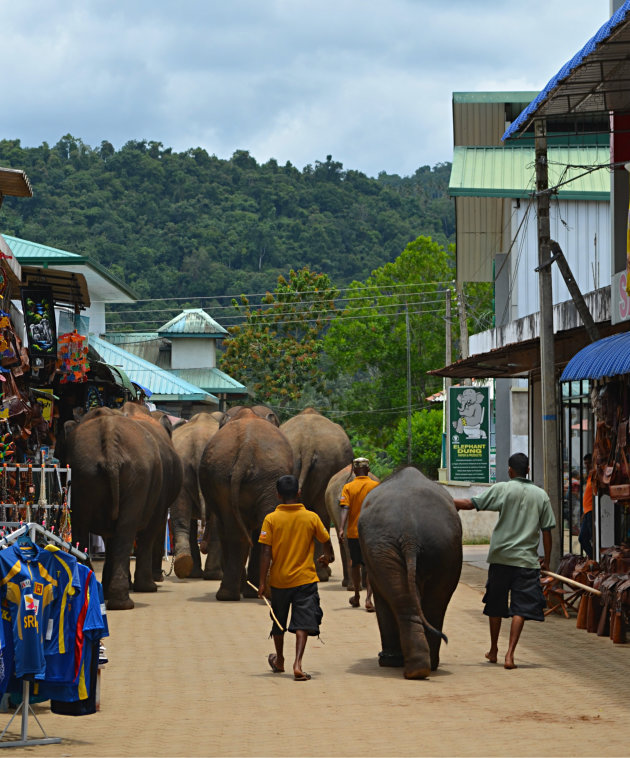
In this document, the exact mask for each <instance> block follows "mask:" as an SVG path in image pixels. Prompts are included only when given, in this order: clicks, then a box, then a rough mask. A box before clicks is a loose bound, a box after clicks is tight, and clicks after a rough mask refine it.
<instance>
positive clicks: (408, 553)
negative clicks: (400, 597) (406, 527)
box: [402, 543, 448, 643]
mask: <svg viewBox="0 0 630 758" xmlns="http://www.w3.org/2000/svg"><path fill="white" fill-rule="evenodd" d="M402 551H403V555H404V557H405V562H406V564H407V582H408V586H409V594H410V595H411V597H414V598H415V599H416V608H417V611H418V617H419V618H420V621H421V623H422V626H423V627H424V628H425V630H426V631H429V632H433V634H437V635H438V637H441V638H442V639H443V640H444V642H446V643H448V638H447V636H446V635H445V634H444V632H442V631H440V630H439V629H436V628H435V627H434V626H431V624H429V622H428V621H427V620H426V617H425V615H424V612H423V611H422V600H421V598H420V595H419V593H418V587H417V585H416V561H417V559H418V556H417V548H416V545H415V544H413V545H412V544H409V543H405V544H404V545H403V546H402Z"/></svg>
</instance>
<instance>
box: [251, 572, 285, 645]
mask: <svg viewBox="0 0 630 758" xmlns="http://www.w3.org/2000/svg"><path fill="white" fill-rule="evenodd" d="M247 584H249V586H250V587H253V588H254V589H255V590H256V592H258V587H256V585H255V584H252V583H251V582H250V581H249V579H248V580H247ZM262 599H263V600H264V601H265V603H267V605H268V606H269V612H270V613H271V615H272V617H273V620H274V621H275V622H276V624H277V625H278V627H279V628H280V630H281V631H283V632H284V627H283V626H282V624H281V623H280V622H279V621H278V617H277V616H276V614H275V613H274V612H273V608H272V607H271V603H270V602H269V601H268V600H267V598H266V597H265V596H264V595H263V596H262Z"/></svg>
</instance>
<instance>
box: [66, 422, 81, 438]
mask: <svg viewBox="0 0 630 758" xmlns="http://www.w3.org/2000/svg"><path fill="white" fill-rule="evenodd" d="M78 425H79V422H78V421H66V423H65V424H64V425H63V432H64V434H65V435H66V438H67V437H68V435H69V434H70V432H72V430H73V429H74V428H75V427H76V426H78Z"/></svg>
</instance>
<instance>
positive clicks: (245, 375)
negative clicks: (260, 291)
mask: <svg viewBox="0 0 630 758" xmlns="http://www.w3.org/2000/svg"><path fill="white" fill-rule="evenodd" d="M336 295H337V290H336V289H335V288H334V287H333V286H332V285H331V283H330V279H329V278H328V276H326V275H325V274H318V273H315V272H313V271H310V270H309V269H308V268H303V269H301V270H300V271H294V270H293V269H292V270H291V271H290V272H289V278H288V280H287V279H285V278H284V277H283V276H280V277H279V278H278V285H277V287H276V289H275V290H274V292H273V293H271V292H267V294H266V295H265V296H264V298H263V302H262V303H261V304H260V305H257V306H255V305H252V304H251V303H250V302H249V300H248V298H247V297H245V296H244V295H243V296H241V300H240V303H239V302H238V301H237V300H233V301H232V305H233V306H234V307H235V308H236V309H237V310H238V311H239V312H240V313H241V315H242V316H243V318H244V321H243V323H241V324H239V325H237V326H233V327H230V328H229V329H228V331H229V334H230V336H229V338H228V339H226V340H225V341H224V348H225V351H224V353H223V355H222V357H221V369H222V370H223V371H225V372H227V373H228V374H230V375H231V376H233V377H235V378H236V379H238V380H239V381H240V382H242V383H243V384H245V385H246V386H247V388H248V390H249V391H250V393H252V394H253V395H254V397H255V398H256V400H257V401H260V402H264V403H268V404H269V405H272V406H273V407H274V408H278V409H280V410H281V409H282V408H283V407H285V406H291V405H295V404H296V403H299V401H300V398H301V396H302V394H303V393H304V392H306V391H307V390H308V389H311V390H314V391H316V392H323V391H325V383H324V381H323V380H324V376H323V374H322V372H321V371H320V370H319V366H318V362H319V355H320V353H321V351H322V344H323V340H322V332H323V329H324V326H325V324H326V323H327V321H328V319H329V318H330V315H331V313H332V312H333V310H334V308H335V305H334V299H335V297H336Z"/></svg>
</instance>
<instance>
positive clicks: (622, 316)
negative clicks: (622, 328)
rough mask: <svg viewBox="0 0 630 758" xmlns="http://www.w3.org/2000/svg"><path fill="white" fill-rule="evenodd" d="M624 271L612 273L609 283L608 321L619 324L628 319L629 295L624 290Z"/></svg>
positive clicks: (629, 313) (629, 316) (625, 279)
mask: <svg viewBox="0 0 630 758" xmlns="http://www.w3.org/2000/svg"><path fill="white" fill-rule="evenodd" d="M626 282H627V276H626V272H625V271H621V272H620V273H619V274H614V276H613V277H612V279H611V283H610V321H611V323H613V324H619V323H621V322H622V321H628V320H630V295H628V293H627V292H626Z"/></svg>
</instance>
